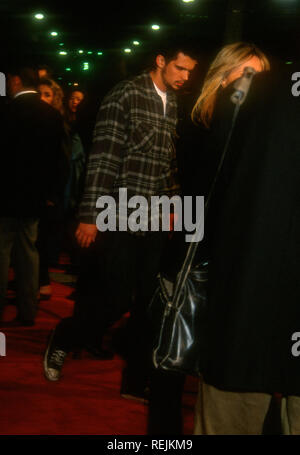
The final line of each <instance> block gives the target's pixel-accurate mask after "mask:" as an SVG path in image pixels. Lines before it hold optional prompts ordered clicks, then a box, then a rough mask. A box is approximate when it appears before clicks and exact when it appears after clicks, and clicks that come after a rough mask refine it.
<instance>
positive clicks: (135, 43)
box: [132, 41, 140, 46]
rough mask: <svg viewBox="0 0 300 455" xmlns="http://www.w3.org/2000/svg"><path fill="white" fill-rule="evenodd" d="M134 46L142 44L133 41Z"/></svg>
mask: <svg viewBox="0 0 300 455" xmlns="http://www.w3.org/2000/svg"><path fill="white" fill-rule="evenodd" d="M132 44H134V46H139V45H140V42H139V41H133V42H132Z"/></svg>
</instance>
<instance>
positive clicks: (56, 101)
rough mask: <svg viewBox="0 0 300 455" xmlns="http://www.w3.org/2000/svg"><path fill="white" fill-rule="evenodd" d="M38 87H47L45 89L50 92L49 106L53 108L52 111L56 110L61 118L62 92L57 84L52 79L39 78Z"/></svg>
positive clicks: (62, 108)
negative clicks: (50, 101) (51, 95)
mask: <svg viewBox="0 0 300 455" xmlns="http://www.w3.org/2000/svg"><path fill="white" fill-rule="evenodd" d="M40 85H47V87H49V88H50V89H51V90H52V92H53V101H52V103H51V106H52V107H54V109H56V110H58V111H59V112H60V113H61V115H62V116H63V115H64V113H65V111H64V105H63V99H64V92H63V89H62V88H61V86H60V85H58V83H57V82H55V81H54V80H53V79H49V78H41V79H40V81H39V86H40Z"/></svg>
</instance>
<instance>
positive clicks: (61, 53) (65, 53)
mask: <svg viewBox="0 0 300 455" xmlns="http://www.w3.org/2000/svg"><path fill="white" fill-rule="evenodd" d="M67 54H68V53H67V52H66V51H59V55H67Z"/></svg>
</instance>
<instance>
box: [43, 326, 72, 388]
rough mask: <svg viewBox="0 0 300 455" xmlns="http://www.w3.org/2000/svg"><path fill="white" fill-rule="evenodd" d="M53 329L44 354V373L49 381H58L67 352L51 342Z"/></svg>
mask: <svg viewBox="0 0 300 455" xmlns="http://www.w3.org/2000/svg"><path fill="white" fill-rule="evenodd" d="M54 333H55V330H53V332H52V334H51V336H50V339H49V343H48V346H47V350H46V352H45V355H44V374H45V376H46V378H47V379H48V380H49V381H58V380H59V379H60V376H61V369H62V367H63V364H64V361H65V358H66V356H67V352H65V351H63V350H62V349H59V348H57V347H56V346H55V345H54V343H53V337H54Z"/></svg>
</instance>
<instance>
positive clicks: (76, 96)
mask: <svg viewBox="0 0 300 455" xmlns="http://www.w3.org/2000/svg"><path fill="white" fill-rule="evenodd" d="M83 98H84V94H83V93H82V92H79V91H75V92H72V94H71V96H70V98H69V101H68V105H69V109H70V111H71V112H74V113H75V112H76V111H77V108H78V105H79V104H80V103H81V102H82V100H83Z"/></svg>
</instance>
